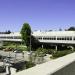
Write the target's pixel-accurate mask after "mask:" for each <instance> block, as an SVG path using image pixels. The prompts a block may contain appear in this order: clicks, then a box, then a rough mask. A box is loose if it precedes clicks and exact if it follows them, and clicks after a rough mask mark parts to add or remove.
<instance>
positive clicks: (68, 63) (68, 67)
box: [15, 53, 75, 75]
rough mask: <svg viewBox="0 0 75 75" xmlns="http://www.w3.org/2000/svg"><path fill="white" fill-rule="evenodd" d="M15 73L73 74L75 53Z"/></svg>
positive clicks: (31, 74) (24, 74)
mask: <svg viewBox="0 0 75 75" xmlns="http://www.w3.org/2000/svg"><path fill="white" fill-rule="evenodd" d="M15 75H75V53H72V54H68V55H66V56H63V57H60V58H58V59H55V60H52V61H49V62H46V63H43V64H40V65H36V66H35V67H32V68H29V69H27V70H23V71H21V72H18V73H16V74H15Z"/></svg>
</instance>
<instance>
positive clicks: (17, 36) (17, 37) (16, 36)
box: [0, 36, 21, 39]
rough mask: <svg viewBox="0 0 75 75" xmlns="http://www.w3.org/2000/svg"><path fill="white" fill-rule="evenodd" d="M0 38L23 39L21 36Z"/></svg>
mask: <svg viewBox="0 0 75 75" xmlns="http://www.w3.org/2000/svg"><path fill="white" fill-rule="evenodd" d="M0 39H21V37H18V36H14V37H0Z"/></svg>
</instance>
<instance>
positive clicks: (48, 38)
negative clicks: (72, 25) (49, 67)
mask: <svg viewBox="0 0 75 75" xmlns="http://www.w3.org/2000/svg"><path fill="white" fill-rule="evenodd" d="M31 35H33V36H34V37H35V38H36V39H37V40H38V41H39V42H40V43H48V44H49V43H52V44H71V45H75V31H48V32H47V31H46V32H41V31H34V32H33V33H32V34H31ZM0 41H1V42H3V41H16V42H21V41H22V39H21V34H20V33H19V32H15V33H10V34H0Z"/></svg>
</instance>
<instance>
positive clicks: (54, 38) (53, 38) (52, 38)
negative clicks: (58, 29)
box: [37, 37, 75, 40]
mask: <svg viewBox="0 0 75 75" xmlns="http://www.w3.org/2000/svg"><path fill="white" fill-rule="evenodd" d="M37 39H38V40H72V37H57V38H56V37H43V38H42V37H38V38H37ZM73 40H75V37H74V38H73Z"/></svg>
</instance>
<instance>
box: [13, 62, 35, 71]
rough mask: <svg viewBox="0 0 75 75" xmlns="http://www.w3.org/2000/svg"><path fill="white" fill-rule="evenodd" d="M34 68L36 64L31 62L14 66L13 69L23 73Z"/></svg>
mask: <svg viewBox="0 0 75 75" xmlns="http://www.w3.org/2000/svg"><path fill="white" fill-rule="evenodd" d="M33 66H35V64H34V63H32V62H30V61H25V62H20V63H16V64H13V67H14V68H16V69H17V71H22V70H25V69H28V68H31V67H33Z"/></svg>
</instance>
